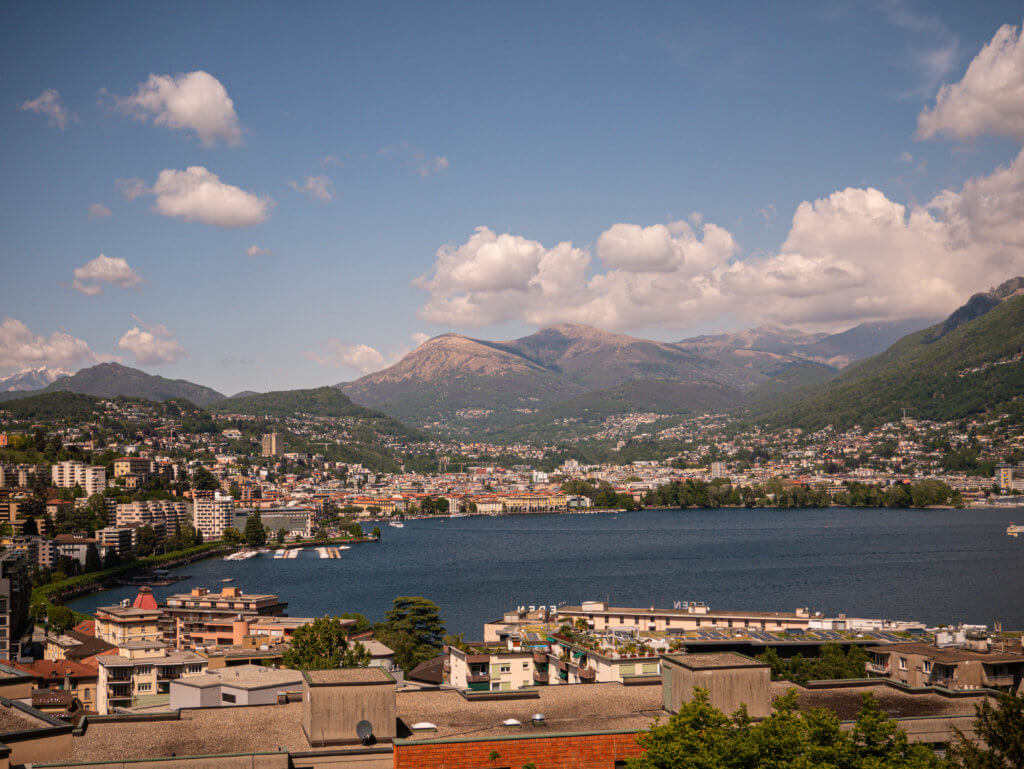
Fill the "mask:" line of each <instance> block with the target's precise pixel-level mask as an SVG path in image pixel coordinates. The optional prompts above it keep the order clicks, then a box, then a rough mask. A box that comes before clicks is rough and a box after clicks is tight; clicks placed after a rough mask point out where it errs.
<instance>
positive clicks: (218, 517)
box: [192, 494, 235, 542]
mask: <svg viewBox="0 0 1024 769" xmlns="http://www.w3.org/2000/svg"><path fill="white" fill-rule="evenodd" d="M234 506H235V501H234V500H233V499H232V498H231V497H223V496H220V495H219V494H218V495H217V496H216V497H197V498H196V500H195V504H194V505H193V508H192V518H193V521H194V523H193V525H194V526H195V527H196V528H197V529H198V530H199V531H200V532H201V533H202V535H203V541H204V542H210V541H212V540H215V539H221V538H222V537H223V536H224V529H226V528H228V527H229V526H231V524H232V511H233V510H234Z"/></svg>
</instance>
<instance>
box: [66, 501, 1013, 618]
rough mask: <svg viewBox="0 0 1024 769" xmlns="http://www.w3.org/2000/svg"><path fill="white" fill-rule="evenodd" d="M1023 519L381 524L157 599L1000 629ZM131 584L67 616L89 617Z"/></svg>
mask: <svg viewBox="0 0 1024 769" xmlns="http://www.w3.org/2000/svg"><path fill="white" fill-rule="evenodd" d="M1010 521H1018V522H1024V510H1022V509H1020V508H1016V509H1001V510H990V509H985V510H889V509H880V510H876V509H859V508H826V509H821V510H810V509H798V510H775V509H752V510H747V509H720V510H647V511H642V512H635V513H619V514H617V515H612V514H597V515H521V516H502V517H488V516H473V517H466V518H457V519H449V520H441V519H428V520H413V521H407V522H406V524H405V528H403V529H396V528H392V527H389V526H386V525H385V526H382V529H383V532H384V533H383V537H382V541H381V542H380V543H379V544H376V543H374V544H359V545H353V546H352V549H351V550H346V551H343V552H342V557H341V558H340V559H337V560H333V559H321V558H319V557H318V555H317V553H316V551H315V550H313V549H312V548H310V549H308V550H305V551H303V552H302V553H300V554H299V556H298V557H297V558H296V559H294V560H289V559H280V560H275V559H273V558H272V557H271V556H270V555H269V554H267V555H260V556H257V557H255V558H251V559H249V560H245V561H224V560H221V559H220V558H216V559H209V560H206V561H200V562H197V563H194V564H192V565H190V566H185V567H182V568H181V569H179V570H177V571H179V572H180V573H183V574H188V575H189V576H190V579H188V580H186V581H184V582H180V583H178V584H176V585H173V586H171V587H167V588H154V593H155V594H156V596H157V599H158V600H162V599H163V596H165V595H167V594H169V593H174V592H182V591H187V590H189V589H191V588H192V587H199V586H202V587H208V588H211V589H219V588H220V587H221V580H222V579H225V578H227V577H231V578H233V579H234V581H233V582H231V583H230V584H231V585H232V586H237V587H240V588H242V589H243V590H245V591H246V592H254V593H275V594H277V595H279V596H280V597H281V599H282V600H283V601H287V602H288V614H290V615H292V616H317V615H323V614H328V613H341V612H346V611H355V612H361V613H363V614H365V615H366V616H367V617H369V618H370V619H371V620H376V619H381V618H383V614H384V612H385V611H386V610H387V609H388V608H390V606H391V602H392V600H393V598H394V597H395V596H397V595H422V596H426V597H428V598H430V599H432V600H433V601H435V602H437V604H438V605H439V606H440V607H441V610H442V614H443V616H444V619H445V621H446V623H447V626H448V630H449V632H454V633H465V634H466V637H467V638H480V637H482V634H483V623H484V622H485V621H488V620H493V619H496V618H499V617H500V616H501V614H502V612H503V611H505V610H506V609H508V608H510V607H514V606H518V605H529V604H557V603H561V602H565V603H569V604H579V603H580V601H583V600H609V601H610V602H611V603H612V604H613V605H620V606H652V605H653V606H658V607H671V606H672V604H673V603H674V602H675V601H681V600H690V601H704V602H705V603H707V604H708V605H710V606H711V607H712V608H714V609H746V610H766V611H768V610H773V611H792V610H793V609H795V608H796V607H798V606H808V607H810V608H811V609H813V610H820V611H824V612H825V613H826V614H827V615H830V616H834V615H835V614H837V613H839V612H845V613H846V614H847V615H849V616H859V617H886V618H891V619H918V620H923V621H925V622H929V623H939V622H947V623H955V622H971V623H984V624H989V625H991V623H992V622H993V620H1001V621H1002V622H1003V625H1004V627H1006V628H1008V629H1009V628H1017V629H1021V628H1024V601H1021V600H1020V597H1021V596H1022V595H1024V569H1022V568H1021V566H1022V564H1024V539H1019V540H1018V539H1014V538H1011V537H1008V536H1007V535H1006V533H1005V530H1006V526H1007V524H1008V523H1009V522H1010ZM136 592H137V588H133V587H131V588H128V587H126V588H119V589H116V590H110V591H106V592H103V593H94V594H92V595H88V596H84V597H82V598H80V599H77V600H75V601H72V602H71V603H70V604H69V606H71V607H73V608H75V609H78V610H79V611H85V612H92V610H93V609H95V607H97V606H104V605H111V604H114V603H116V602H117V601H119V600H121V599H122V598H126V597H133V596H134V595H135V593H136Z"/></svg>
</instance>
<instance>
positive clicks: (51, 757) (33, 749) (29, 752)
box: [4, 729, 72, 766]
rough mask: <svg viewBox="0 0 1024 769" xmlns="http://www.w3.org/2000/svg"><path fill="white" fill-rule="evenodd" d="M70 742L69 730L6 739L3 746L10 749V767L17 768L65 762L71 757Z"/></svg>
mask: <svg viewBox="0 0 1024 769" xmlns="http://www.w3.org/2000/svg"><path fill="white" fill-rule="evenodd" d="M44 731H45V730H44ZM71 740H72V735H71V730H70V729H68V730H66V731H65V732H64V733H63V734H38V733H37V734H33V733H31V732H29V733H28V734H27V735H26V736H24V737H7V738H5V740H4V744H5V745H7V747H9V748H10V749H11V754H10V756H9V761H10V763H11V766H17V765H19V764H36V763H39V762H42V761H66V760H67V759H68V758H70V756H71Z"/></svg>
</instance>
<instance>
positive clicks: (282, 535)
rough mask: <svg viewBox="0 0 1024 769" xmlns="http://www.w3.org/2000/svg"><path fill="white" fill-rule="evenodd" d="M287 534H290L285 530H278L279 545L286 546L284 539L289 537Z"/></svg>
mask: <svg viewBox="0 0 1024 769" xmlns="http://www.w3.org/2000/svg"><path fill="white" fill-rule="evenodd" d="M287 534H288V532H287V531H285V530H284V529H278V530H277V543H278V544H279V545H281V544H284V538H285V536H287Z"/></svg>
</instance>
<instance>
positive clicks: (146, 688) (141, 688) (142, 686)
mask: <svg viewBox="0 0 1024 769" xmlns="http://www.w3.org/2000/svg"><path fill="white" fill-rule="evenodd" d="M152 688H153V685H152V684H139V691H140V692H148V691H149V690H150V689H152Z"/></svg>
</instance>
